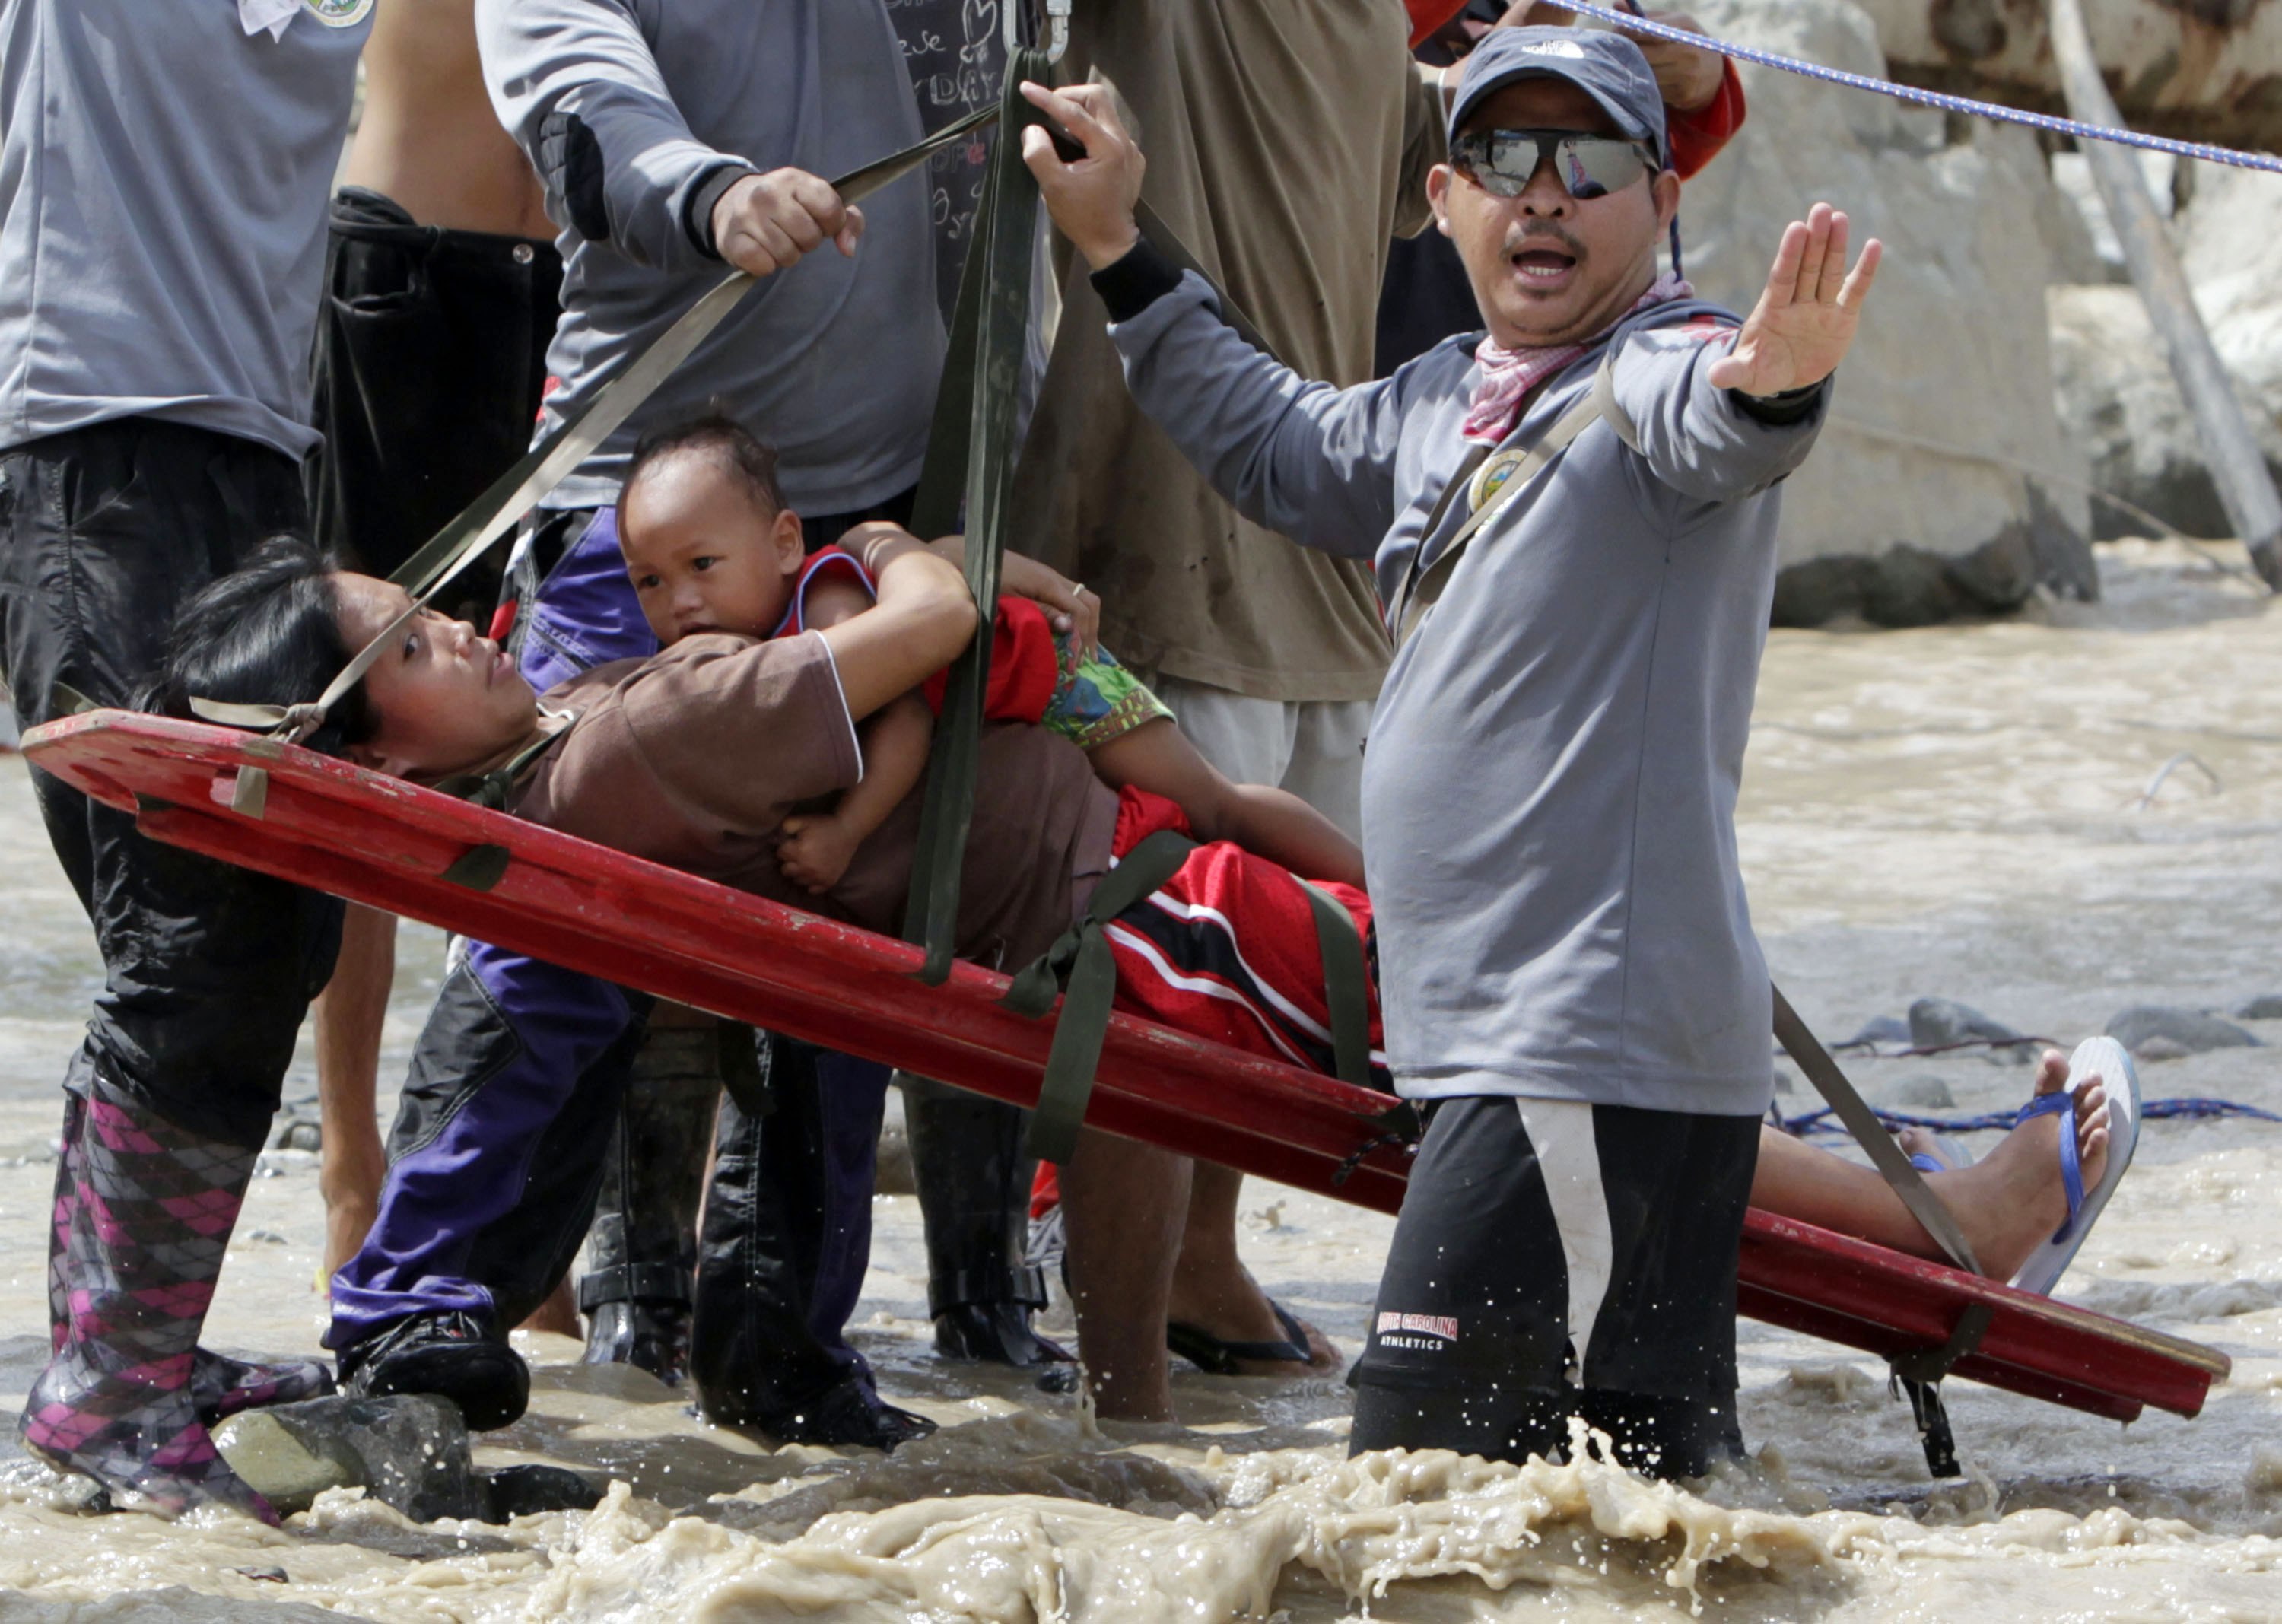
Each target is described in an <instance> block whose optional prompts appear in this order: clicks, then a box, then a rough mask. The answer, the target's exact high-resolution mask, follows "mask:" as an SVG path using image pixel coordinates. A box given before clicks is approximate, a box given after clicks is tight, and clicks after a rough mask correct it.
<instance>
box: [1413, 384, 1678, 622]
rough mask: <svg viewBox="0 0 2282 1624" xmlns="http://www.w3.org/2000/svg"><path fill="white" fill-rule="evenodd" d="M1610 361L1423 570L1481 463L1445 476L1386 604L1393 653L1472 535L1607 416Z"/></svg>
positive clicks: (1622, 428) (1624, 427)
mask: <svg viewBox="0 0 2282 1624" xmlns="http://www.w3.org/2000/svg"><path fill="white" fill-rule="evenodd" d="M1615 359H1616V352H1615V351H1613V350H1611V352H1610V353H1609V355H1608V358H1607V359H1605V360H1603V361H1602V363H1601V369H1600V370H1599V372H1597V373H1595V375H1594V378H1593V386H1592V388H1590V389H1588V390H1587V391H1586V392H1585V398H1584V399H1583V400H1580V401H1578V402H1577V404H1576V405H1574V406H1572V407H1571V408H1569V409H1568V410H1567V411H1565V412H1564V413H1562V414H1561V416H1559V417H1558V418H1556V420H1555V421H1554V423H1553V426H1552V427H1551V428H1549V429H1548V430H1546V431H1545V432H1544V433H1543V434H1541V435H1540V436H1539V437H1538V440H1537V443H1536V444H1535V445H1533V446H1532V447H1530V448H1529V449H1528V450H1527V451H1525V452H1524V453H1522V454H1521V455H1520V456H1519V457H1518V458H1517V460H1516V461H1515V462H1514V465H1513V467H1512V468H1511V469H1510V470H1506V471H1505V482H1504V483H1503V484H1502V485H1500V486H1498V487H1497V488H1496V489H1495V490H1494V491H1492V492H1490V493H1488V494H1487V495H1486V496H1485V497H1483V499H1482V501H1481V505H1480V506H1479V507H1477V508H1476V509H1474V510H1473V511H1472V512H1471V513H1470V514H1468V515H1467V516H1466V522H1465V523H1464V524H1461V525H1459V526H1458V529H1457V532H1456V533H1455V534H1454V535H1453V536H1452V537H1451V538H1450V539H1449V540H1448V541H1446V542H1444V543H1443V545H1442V550H1441V551H1440V552H1438V553H1436V554H1435V555H1434V562H1433V563H1430V564H1427V565H1425V566H1424V567H1423V568H1422V567H1420V564H1419V562H1418V561H1419V559H1420V558H1421V557H1422V556H1424V553H1425V551H1426V544H1427V543H1428V542H1429V541H1431V540H1433V536H1434V527H1435V526H1436V525H1438V524H1440V523H1441V522H1442V516H1443V515H1444V514H1445V513H1447V512H1448V511H1449V507H1450V501H1451V498H1452V495H1453V493H1455V491H1456V490H1457V489H1458V488H1459V487H1460V486H1463V484H1464V483H1465V482H1466V481H1467V480H1469V479H1471V478H1472V477H1473V474H1474V471H1475V470H1477V469H1478V468H1479V467H1480V466H1481V463H1482V461H1483V459H1482V458H1481V457H1480V456H1478V455H1470V456H1469V457H1468V458H1467V459H1466V460H1465V461H1464V462H1462V463H1460V464H1459V466H1458V471H1457V472H1456V473H1455V474H1452V475H1451V476H1450V483H1449V484H1448V485H1447V486H1444V487H1443V489H1442V494H1441V497H1440V500H1439V501H1436V502H1435V504H1434V511H1433V512H1432V514H1431V515H1430V516H1429V517H1428V518H1427V521H1426V528H1425V529H1424V530H1423V531H1421V532H1419V534H1418V550H1417V552H1414V553H1412V554H1411V555H1410V565H1409V568H1408V569H1406V570H1405V571H1403V572H1402V579H1401V581H1400V582H1398V583H1397V584H1396V586H1395V588H1394V601H1393V602H1391V603H1390V604H1388V605H1387V610H1386V629H1387V630H1388V631H1390V632H1392V633H1393V634H1394V646H1395V647H1396V648H1397V649H1401V647H1402V645H1403V644H1404V643H1407V642H1409V641H1410V639H1411V636H1412V635H1413V634H1414V633H1416V632H1417V630H1418V628H1419V626H1420V625H1422V624H1423V623H1424V620H1425V618H1426V611H1427V610H1431V609H1432V608H1433V607H1434V605H1435V603H1436V602H1437V601H1439V600H1440V597H1441V595H1442V592H1443V589H1444V588H1445V587H1448V585H1449V583H1450V577H1451V575H1452V573H1453V572H1455V571H1456V569H1457V567H1458V560H1459V558H1460V557H1461V556H1463V554H1464V552H1465V550H1466V544H1467V543H1468V542H1469V541H1471V540H1473V539H1474V536H1475V534H1476V532H1479V530H1480V529H1481V528H1482V527H1483V526H1484V525H1485V524H1488V523H1489V522H1490V520H1491V519H1492V518H1493V517H1495V516H1496V514H1497V512H1498V509H1500V508H1502V507H1503V506H1504V505H1505V502H1506V501H1507V499H1508V498H1510V497H1512V496H1516V495H1518V494H1519V493H1520V492H1521V489H1522V487H1523V486H1525V485H1527V484H1528V483H1529V482H1530V481H1531V480H1533V479H1534V478H1537V476H1538V475H1539V474H1541V473H1542V472H1544V471H1545V470H1546V469H1547V468H1548V467H1550V466H1551V465H1552V462H1553V459H1554V458H1555V457H1556V456H1558V455H1561V453H1563V452H1564V451H1566V450H1567V449H1568V448H1569V446H1570V442H1572V440H1574V439H1576V438H1577V437H1578V436H1579V435H1580V434H1582V433H1583V432H1584V431H1586V430H1587V429H1589V428H1591V427H1592V426H1593V425H1594V424H1595V423H1598V422H1600V421H1602V420H1603V418H1608V417H1609V413H1610V411H1611V408H1614V406H1615V404H1616V394H1615V390H1614V387H1613V385H1612V384H1611V378H1612V377H1613V376H1614V374H1613V371H1612V368H1613V366H1614V362H1615ZM1609 421H1610V422H1611V424H1612V425H1614V426H1616V427H1617V431H1618V433H1619V434H1620V435H1623V436H1624V437H1625V441H1626V444H1627V445H1630V444H1632V443H1633V435H1632V434H1631V433H1628V432H1627V431H1629V430H1630V429H1631V427H1632V425H1631V423H1630V420H1628V419H1623V418H1622V416H1621V414H1619V415H1618V417H1615V418H1609Z"/></svg>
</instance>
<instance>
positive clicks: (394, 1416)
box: [214, 1394, 490, 1522]
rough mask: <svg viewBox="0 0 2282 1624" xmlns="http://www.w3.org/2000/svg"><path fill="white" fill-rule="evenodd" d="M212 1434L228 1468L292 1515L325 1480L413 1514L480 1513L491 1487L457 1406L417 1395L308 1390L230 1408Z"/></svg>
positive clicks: (423, 1518)
mask: <svg viewBox="0 0 2282 1624" xmlns="http://www.w3.org/2000/svg"><path fill="white" fill-rule="evenodd" d="M214 1441H215V1443H216V1445H217V1446H218V1447H219V1448H220V1449H221V1452H222V1457H223V1458H224V1459H226V1460H228V1461H229V1464H230V1465H231V1466H232V1467H233V1468H235V1469H236V1470H237V1474H238V1475H239V1476H240V1477H242V1478H244V1479H245V1480H246V1481H247V1482H249V1483H251V1484H252V1485H253V1487H254V1488H257V1489H259V1490H260V1491H261V1493H262V1494H264V1495H266V1496H268V1498H269V1503H270V1504H272V1505H275V1506H276V1508H277V1509H278V1511H281V1512H283V1513H284V1514H286V1515H288V1516H291V1514H292V1513H293V1512H295V1511H307V1510H308V1509H309V1506H310V1504H312V1503H313V1502H314V1500H315V1499H316V1497H317V1496H319V1495H320V1494H322V1493H323V1492H324V1491H325V1490H326V1489H328V1488H362V1489H363V1490H364V1491H365V1492H366V1493H367V1494H368V1495H369V1496H372V1498H374V1499H376V1500H378V1501H381V1502H383V1503H384V1504H388V1505H392V1506H393V1507H395V1508H396V1509H397V1510H398V1511H401V1512H403V1513H404V1514H405V1515H406V1516H407V1517H409V1518H411V1519H413V1520H414V1521H415V1522H433V1521H434V1520H436V1519H438V1518H439V1517H454V1518H470V1517H480V1516H481V1515H482V1514H483V1513H484V1512H485V1511H487V1510H488V1509H490V1496H489V1494H488V1492H487V1491H486V1488H485V1484H484V1482H483V1480H481V1479H480V1478H478V1477H477V1475H476V1471H475V1467H474V1465H473V1464H472V1463H471V1462H470V1459H469V1455H468V1428H467V1425H466V1423H465V1422H463V1421H462V1419H461V1418H460V1411H459V1409H458V1407H457V1406H456V1405H454V1404H453V1403H450V1402H449V1401H448V1400H446V1399H440V1398H434V1397H431V1396H429V1395H425V1394H400V1395H395V1396H393V1397H389V1398H348V1397H340V1396H336V1397H332V1398H318V1399H311V1400H309V1401H308V1402H307V1403H300V1404H279V1405H276V1406H275V1407H273V1408H271V1409H268V1410H247V1411H246V1412H245V1413H244V1414H243V1415H236V1416H232V1417H231V1418H229V1420H227V1421H225V1422H223V1423H222V1424H221V1426H220V1427H219V1428H217V1429H216V1430H215V1433H214Z"/></svg>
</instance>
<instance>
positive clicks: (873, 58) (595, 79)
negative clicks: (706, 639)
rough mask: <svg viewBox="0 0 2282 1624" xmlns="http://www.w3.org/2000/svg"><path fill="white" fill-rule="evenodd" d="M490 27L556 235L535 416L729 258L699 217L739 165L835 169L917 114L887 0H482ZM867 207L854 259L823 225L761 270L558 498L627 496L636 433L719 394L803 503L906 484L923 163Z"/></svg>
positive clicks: (924, 388) (631, 348)
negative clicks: (707, 245) (557, 302)
mask: <svg viewBox="0 0 2282 1624" xmlns="http://www.w3.org/2000/svg"><path fill="white" fill-rule="evenodd" d="M476 28H477V40H478V43H479V44H480V46H481V48H482V51H483V60H484V79H485V83H486V84H487V85H488V86H489V88H490V89H491V93H492V100H493V105H494V106H495V107H496V108H497V109H498V111H499V115H500V119H501V122H502V123H504V124H505V125H506V126H507V127H508V129H509V130H510V131H511V132H512V133H513V134H514V136H515V137H516V140H517V141H518V142H520V143H521V144H522V145H523V148H524V151H525V152H528V153H529V154H530V155H531V159H532V162H533V163H534V164H535V165H537V166H538V168H539V176H540V178H541V179H542V180H543V181H544V182H545V183H546V188H547V213H548V214H549V215H550V216H551V217H552V218H553V219H554V221H555V224H556V225H557V227H558V228H560V230H561V236H560V237H559V239H558V241H559V245H560V246H561V248H562V251H563V319H562V322H561V324H560V325H559V326H558V327H557V328H556V329H555V342H554V345H553V346H552V348H550V349H549V351H548V352H547V369H548V371H549V372H550V373H552V374H553V375H554V377H555V378H556V379H559V380H560V384H559V386H554V387H551V388H550V391H549V393H548V396H547V406H546V410H545V413H544V416H543V417H542V419H541V428H542V430H545V429H549V428H552V427H553V426H554V425H555V423H557V422H559V421H560V420H561V417H562V416H563V414H564V413H566V412H568V411H570V410H572V409H574V408H576V407H578V405H580V404H582V403H583V402H584V401H586V400H587V399H589V398H590V397H591V396H592V395H593V394H594V392H596V390H597V389H598V388H599V387H601V385H602V383H603V382H604V381H606V379H607V377H608V376H609V373H610V372H611V371H613V370H614V369H616V368H617V365H618V364H619V363H620V362H621V361H624V359H625V357H626V356H627V355H629V354H633V353H634V352H636V351H638V350H640V349H641V348H643V347H644V346H647V345H648V343H649V342H650V341H651V340H652V339H654V338H656V337H657V335H658V334H660V333H661V332H663V331H664V330H665V329H666V328H667V327H669V326H671V324H672V322H674V320H675V319H676V318H677V317H679V315H682V313H683V312H685V311H686V310H687V309H688V308H689V307H690V306H691V305H693V304H695V302H696V301H697V299H699V298H700V297H701V296H702V294H703V293H704V292H705V291H706V290H707V289H709V288H710V287H711V286H712V285H713V284H715V283H716V282H718V280H719V279H720V278H721V277H722V276H724V275H725V274H726V271H727V269H728V268H727V267H726V266H725V265H723V264H722V263H721V262H720V261H719V260H717V259H714V258H712V257H711V256H710V254H709V253H707V252H706V251H705V250H704V248H702V246H701V245H700V243H699V241H698V240H697V238H696V237H694V236H693V234H692V230H691V226H692V214H693V205H694V204H697V205H702V200H703V199H702V197H701V193H702V191H703V190H704V189H706V187H707V183H708V182H709V181H712V182H716V183H718V181H719V180H720V179H721V178H723V175H722V172H723V170H724V168H725V167H734V168H735V169H738V170H744V169H754V170H762V171H765V170H770V169H776V168H781V167H787V166H790V167H796V168H801V169H805V170H807V171H809V172H810V173H811V174H814V175H822V176H824V177H825V178H826V179H827V180H828V179H830V178H831V177H832V176H834V175H841V174H844V173H846V172H847V171H849V170H850V169H854V168H856V167H859V166H861V165H863V164H865V163H868V162H870V161H871V160H872V159H876V158H884V157H886V156H887V155H888V154H889V152H894V151H896V150H897V148H899V147H904V146H907V145H909V144H911V143H912V142H914V141H917V140H918V139H919V138H920V133H921V131H920V116H919V109H918V106H917V105H916V103H915V102H914V100H913V98H912V85H911V80H910V77H909V75H908V74H906V73H905V71H904V63H903V53H902V50H901V48H900V46H899V45H898V44H897V38H896V31H895V29H894V28H893V27H891V26H889V19H888V14H887V11H886V8H885V7H884V5H883V4H881V0H477V6H476ZM863 208H864V215H865V235H864V238H863V242H862V244H861V245H859V247H858V250H857V253H856V257H855V258H854V259H853V260H846V259H843V258H842V257H841V255H840V253H839V252H838V251H837V250H836V249H834V248H833V247H832V246H831V245H828V244H827V245H825V246H823V247H821V248H819V250H818V251H817V252H816V253H811V254H810V255H808V256H807V257H805V258H804V259H803V260H801V261H800V263H798V264H797V265H796V266H794V267H793V268H791V269H789V270H786V271H780V272H778V273H777V274H775V275H774V276H767V277H765V278H763V279H762V281H761V282H760V284H759V285H757V287H755V288H754V289H753V291H751V292H749V293H748V294H747V295H746V296H745V299H744V302H743V303H742V304H741V305H740V306H739V307H738V308H737V309H736V310H735V311H734V313H732V314H731V315H730V316H729V317H728V318H727V319H726V321H724V322H722V323H721V325H720V326H719V327H718V328H717V329H716V330H714V332H713V333H712V335H711V336H710V338H707V339H706V341H705V342H704V343H703V344H702V345H701V346H698V348H697V351H696V353H695V354H693V355H691V356H690V358H689V359H688V361H686V362H684V363H683V364H682V366H681V367H680V369H679V370H678V371H676V372H675V373H674V375H673V376H672V377H671V378H669V379H667V380H666V382H665V384H664V385H662V386H661V387H660V388H659V390H658V391H657V392H656V394H654V395H652V396H651V397H650V399H649V400H648V401H647V402H645V403H644V404H643V406H642V407H641V408H640V409H639V410H638V411H636V412H635V414H634V415H633V418H632V419H631V420H630V421H629V422H627V423H625V425H624V426H622V427H621V428H620V429H619V430H618V431H617V433H615V434H613V435H612V436H611V437H610V438H609V440H607V441H606V442H605V443H604V444H603V446H602V448H601V449H600V450H598V451H597V452H596V453H595V454H594V455H593V456H591V457H589V458H588V459H587V460H586V462H585V463H584V464H583V465H582V466H581V467H580V468H579V470H578V472H577V473H576V474H574V475H572V476H571V478H570V479H568V480H566V481H565V482H564V483H563V485H562V486H560V487H558V488H557V489H556V491H555V493H554V494H553V495H552V496H550V497H549V498H548V499H547V505H549V506H551V507H555V508H558V509H565V508H581V507H592V506H595V505H598V504H600V503H603V502H608V501H611V500H613V499H614V498H615V497H616V495H617V487H618V484H619V481H620V479H621V478H623V476H624V474H625V467H626V464H627V462H628V461H629V459H630V458H631V457H632V455H633V447H634V445H635V443H636V442H637V441H638V440H639V439H640V437H641V436H642V435H643V434H644V433H646V432H648V431H650V430H652V429H655V428H659V427H663V426H665V425H668V424H671V423H675V422H677V421H679V420H681V419H684V418H687V417H688V416H693V415H695V413H697V412H700V411H702V410H704V409H706V408H707V407H708V406H709V405H710V403H712V402H713V401H714V400H717V399H718V400H720V401H721V402H722V403H723V404H724V405H725V406H726V408H727V409H728V410H729V411H730V412H732V413H733V414H734V415H735V416H737V417H738V418H739V419H741V421H742V422H744V423H746V424H747V426H749V427H750V428H751V429H752V430H753V431H755V432H756V433H757V434H759V435H760V436H761V437H762V438H763V439H766V440H768V441H769V442H770V443H771V444H772V445H773V446H775V447H776V448H777V450H778V452H779V454H780V456H781V458H782V461H781V462H780V466H779V470H778V473H779V478H780V480H781V482H782V484H783V486H784V489H785V494H786V497H787V499H788V501H790V502H791V503H792V504H793V505H794V506H795V507H796V508H805V509H808V510H810V511H811V512H840V511H846V510H849V509H858V508H864V507H868V506H870V505H872V504H873V503H874V502H876V501H881V500H882V499H884V498H886V497H889V496H891V495H894V494H895V493H897V492H898V491H900V490H902V489H904V487H905V486H909V485H910V484H912V481H913V480H914V479H916V478H918V476H919V465H920V457H921V455H922V453H923V452H924V450H925V447H926V440H927V427H928V413H929V411H930V410H931V408H932V406H933V403H934V399H935V381H936V378H937V376H938V374H939V372H940V370H941V367H942V360H943V323H942V320H941V318H940V316H939V315H937V314H936V309H935V293H934V289H935V259H934V245H933V242H932V234H931V232H930V229H929V225H928V190H927V179H926V172H925V170H924V168H922V169H921V171H920V173H918V174H915V175H910V176H906V177H905V178H904V179H903V180H901V181H898V182H897V183H895V184H894V185H892V186H889V187H887V188H884V189H883V190H881V191H879V192H876V193H874V194H873V196H872V197H870V198H866V199H865V202H864V205H863ZM695 213H699V214H702V206H700V207H698V208H696V209H695ZM699 223H700V225H701V228H702V222H699Z"/></svg>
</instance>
